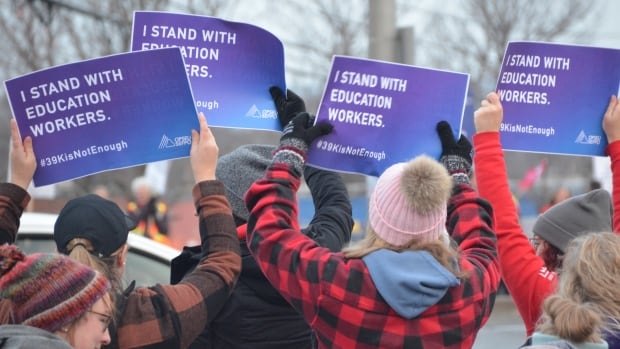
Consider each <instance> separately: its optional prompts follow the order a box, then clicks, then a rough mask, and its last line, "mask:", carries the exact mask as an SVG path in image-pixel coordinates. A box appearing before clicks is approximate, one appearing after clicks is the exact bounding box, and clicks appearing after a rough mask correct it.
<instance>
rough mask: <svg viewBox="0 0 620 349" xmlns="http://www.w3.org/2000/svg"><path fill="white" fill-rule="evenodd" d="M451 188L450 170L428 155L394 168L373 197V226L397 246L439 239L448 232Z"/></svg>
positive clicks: (379, 181) (380, 180)
mask: <svg viewBox="0 0 620 349" xmlns="http://www.w3.org/2000/svg"><path fill="white" fill-rule="evenodd" d="M451 189H452V179H451V178H450V175H449V174H448V171H447V170H446V169H445V168H444V167H443V166H442V165H441V164H440V163H438V162H437V161H435V160H433V159H431V158H430V157H428V156H426V155H421V156H418V157H416V158H414V159H413V160H411V161H409V162H407V163H398V164H395V165H392V166H390V167H389V168H388V169H387V170H385V172H384V173H383V174H382V175H381V177H379V179H378V180H377V184H376V186H375V190H374V192H373V194H372V196H371V198H370V203H369V221H370V226H371V227H372V229H373V230H374V232H375V233H376V234H377V236H379V237H380V238H381V239H383V240H385V241H386V242H388V243H390V244H391V245H394V246H403V245H406V244H408V243H409V242H411V241H413V240H414V239H416V240H418V241H420V242H428V241H433V240H437V239H439V237H440V236H441V235H442V233H443V232H444V230H445V225H446V209H447V208H446V206H447V201H448V198H449V197H450V191H451Z"/></svg>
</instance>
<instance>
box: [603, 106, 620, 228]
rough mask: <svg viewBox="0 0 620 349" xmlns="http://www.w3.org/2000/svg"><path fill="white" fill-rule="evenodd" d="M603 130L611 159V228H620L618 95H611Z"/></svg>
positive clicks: (619, 117) (619, 120)
mask: <svg viewBox="0 0 620 349" xmlns="http://www.w3.org/2000/svg"><path fill="white" fill-rule="evenodd" d="M603 130H604V131H605V135H607V143H608V145H607V148H606V149H605V151H606V152H607V155H609V158H610V159H611V174H612V200H613V205H614V210H613V211H614V218H613V229H614V231H615V232H618V231H619V230H620V103H618V97H616V96H611V98H610V99H609V104H608V106H607V110H606V111H605V115H604V116H603Z"/></svg>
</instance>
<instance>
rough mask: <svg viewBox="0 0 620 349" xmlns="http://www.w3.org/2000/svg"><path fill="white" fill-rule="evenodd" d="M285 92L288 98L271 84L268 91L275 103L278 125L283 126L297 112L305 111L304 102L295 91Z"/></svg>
mask: <svg viewBox="0 0 620 349" xmlns="http://www.w3.org/2000/svg"><path fill="white" fill-rule="evenodd" d="M286 91H287V92H286V94H287V95H288V99H287V98H286V96H284V93H282V90H280V88H279V87H277V86H272V87H271V88H270V89H269V93H270V94H271V98H273V102H274V103H275V105H276V110H277V111H278V120H280V125H281V126H282V128H284V127H285V126H286V125H288V123H289V122H290V121H291V120H293V118H294V117H295V115H297V113H301V112H305V111H306V103H304V100H303V99H301V97H299V96H298V95H296V94H295V92H293V91H291V90H286Z"/></svg>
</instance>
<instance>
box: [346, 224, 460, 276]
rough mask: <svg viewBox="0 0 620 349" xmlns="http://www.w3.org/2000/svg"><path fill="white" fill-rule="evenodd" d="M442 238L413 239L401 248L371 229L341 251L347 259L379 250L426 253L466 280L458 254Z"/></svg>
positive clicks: (360, 256)
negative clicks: (426, 240)
mask: <svg viewBox="0 0 620 349" xmlns="http://www.w3.org/2000/svg"><path fill="white" fill-rule="evenodd" d="M443 239H444V236H443V235H442V236H440V238H439V239H437V240H435V241H429V242H420V241H417V240H415V239H413V240H412V241H410V242H409V243H408V244H405V245H403V246H394V245H392V244H390V243H388V242H386V241H385V240H383V239H381V238H380V237H379V236H378V235H377V233H375V231H374V230H373V229H372V228H369V229H368V232H367V233H366V236H365V237H364V238H363V239H362V240H359V241H357V242H354V243H351V244H350V245H349V246H347V247H345V248H343V249H342V252H343V253H344V256H345V257H346V258H349V259H355V258H362V257H364V256H366V255H368V254H370V253H372V252H374V251H377V250H380V249H389V250H392V251H396V252H402V251H427V252H428V253H430V254H431V255H432V256H433V257H435V259H436V260H437V261H438V262H439V263H440V264H441V265H442V266H444V268H446V269H448V270H449V271H450V272H451V273H452V274H454V276H456V277H457V278H460V279H466V278H467V276H468V273H467V272H466V271H463V270H461V268H460V264H459V253H458V251H457V250H456V249H454V248H452V247H450V246H449V245H448V244H446V242H445V241H443Z"/></svg>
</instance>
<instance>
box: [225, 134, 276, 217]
mask: <svg viewBox="0 0 620 349" xmlns="http://www.w3.org/2000/svg"><path fill="white" fill-rule="evenodd" d="M275 149H276V147H275V146H273V145H265V144H247V145H242V146H240V147H239V148H237V149H235V150H233V151H232V152H230V153H228V154H226V155H222V156H221V157H220V158H219V159H218V160H217V167H216V169H215V177H216V178H217V179H219V180H220V181H222V182H223V183H224V187H225V188H226V197H227V198H228V201H229V202H230V206H231V207H232V212H233V214H234V215H235V216H236V217H237V218H241V219H243V220H245V221H247V220H248V217H249V215H250V213H249V212H248V209H247V208H246V206H245V201H243V196H244V195H245V193H246V192H247V191H248V189H250V186H251V185H252V183H254V182H255V181H256V180H258V179H261V178H263V177H264V176H265V171H266V170H267V167H268V166H269V165H270V164H271V158H272V155H273V152H274V151H275Z"/></svg>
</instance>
